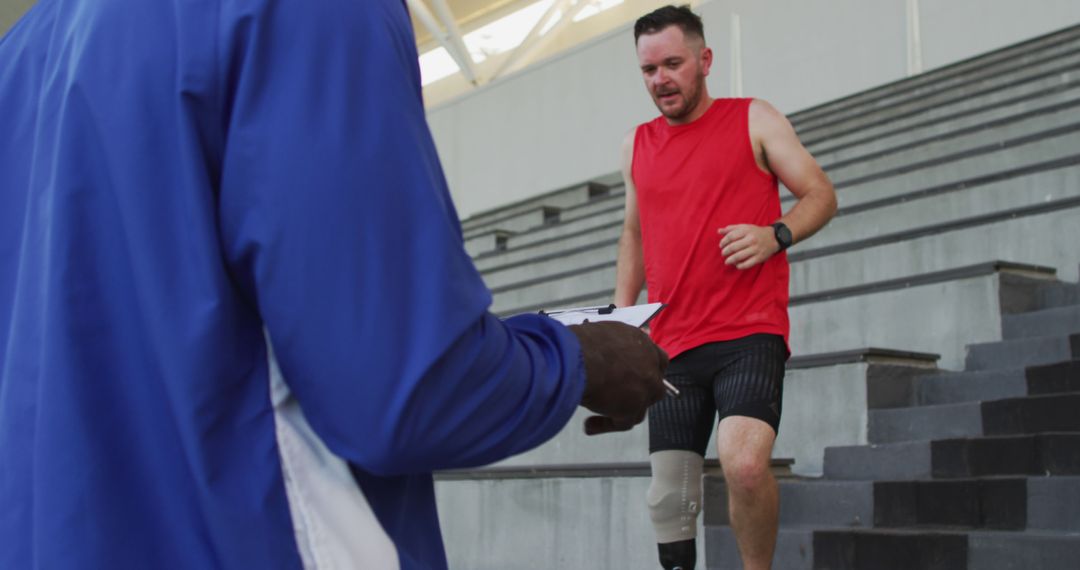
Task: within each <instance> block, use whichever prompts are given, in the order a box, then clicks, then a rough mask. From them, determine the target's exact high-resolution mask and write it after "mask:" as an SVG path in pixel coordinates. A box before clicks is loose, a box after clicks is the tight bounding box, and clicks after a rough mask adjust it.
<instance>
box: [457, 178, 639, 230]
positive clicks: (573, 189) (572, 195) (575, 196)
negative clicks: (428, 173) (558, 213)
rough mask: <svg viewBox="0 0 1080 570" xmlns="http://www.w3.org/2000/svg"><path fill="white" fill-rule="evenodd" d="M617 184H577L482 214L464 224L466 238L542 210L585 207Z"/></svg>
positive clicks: (614, 180) (608, 181) (613, 180)
mask: <svg viewBox="0 0 1080 570" xmlns="http://www.w3.org/2000/svg"><path fill="white" fill-rule="evenodd" d="M617 180H618V179H617V178H615V177H613V176H611V175H609V176H606V177H601V178H599V179H596V180H594V181H589V182H584V183H582V184H574V185H572V186H568V187H566V188H560V189H558V190H553V191H551V192H547V193H545V194H541V195H539V196H535V197H533V198H529V199H527V200H522V201H520V202H515V203H513V204H508V205H505V206H500V207H497V208H493V209H491V210H487V211H484V212H479V213H476V214H473V215H472V216H469V217H468V218H467V219H465V220H462V222H461V227H462V230H463V231H464V233H465V235H471V234H473V233H475V232H478V231H483V230H484V229H493V227H494V226H499V225H502V223H503V221H504V220H508V219H511V218H514V217H515V216H518V215H521V214H523V213H526V212H531V211H535V210H536V209H537V208H539V207H541V206H551V207H555V208H560V209H562V208H571V207H574V206H578V205H581V204H586V203H588V202H589V199H590V197H593V198H596V197H603V196H604V195H605V194H606V193H607V192H609V191H610V187H611V186H612V185H613V184H615V183H617Z"/></svg>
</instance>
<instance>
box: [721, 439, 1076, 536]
mask: <svg viewBox="0 0 1080 570" xmlns="http://www.w3.org/2000/svg"><path fill="white" fill-rule="evenodd" d="M1061 449H1062V448H1061V447H1059V448H1058V450H1061ZM705 482H706V483H705V485H706V486H705V496H704V503H705V515H706V516H705V525H706V526H728V525H729V524H730V520H729V517H728V500H727V487H726V484H725V482H724V480H723V479H722V478H721V477H715V476H706V478H705ZM778 485H779V491H780V526H783V527H790V526H796V527H798V526H805V527H814V528H818V527H823V526H826V527H845V528H908V527H920V528H921V527H931V526H933V527H947V528H954V529H960V528H967V529H997V530H1024V529H1026V528H1033V529H1038V530H1055V531H1080V514H1078V513H1077V512H1075V509H1074V507H1075V505H1076V504H1077V501H1080V476H1054V477H1048V476H1045V475H1042V474H1040V475H1038V476H1025V475H1020V476H1015V475H1013V476H994V477H976V478H964V479H959V478H958V479H922V480H901V481H837V480H829V479H804V478H784V479H780V480H779V481H778Z"/></svg>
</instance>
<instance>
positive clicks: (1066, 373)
mask: <svg viewBox="0 0 1080 570" xmlns="http://www.w3.org/2000/svg"><path fill="white" fill-rule="evenodd" d="M912 382H913V383H914V387H913V388H912V391H913V392H914V396H913V398H914V404H916V405H920V406H932V405H937V404H956V403H962V402H975V401H986V400H1001V399H1005V398H1019V397H1022V396H1038V395H1044V394H1058V393H1063V392H1080V360H1067V361H1064V362H1057V363H1053V364H1042V365H1038V366H1029V367H1027V368H1014V369H1008V370H977V371H973V372H941V373H931V374H924V375H922V376H919V377H916V378H914V379H912ZM871 407H875V408H877V407H880V408H885V407H893V408H895V407H898V406H895V405H893V406H871Z"/></svg>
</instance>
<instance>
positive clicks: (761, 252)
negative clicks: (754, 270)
mask: <svg viewBox="0 0 1080 570" xmlns="http://www.w3.org/2000/svg"><path fill="white" fill-rule="evenodd" d="M774 232H775V231H774V230H773V228H772V226H755V225H751V224H738V225H734V226H728V227H726V228H720V229H718V230H716V233H718V234H720V235H721V236H723V237H722V238H721V240H720V255H722V256H723V257H724V264H725V265H734V266H735V267H736V268H737V269H750V268H751V267H753V266H755V265H757V264H759V263H762V262H764V261H765V260H766V259H769V258H770V257H772V255H773V254H775V253H776V252H778V251H780V244H779V243H777V242H776V234H775V233H774Z"/></svg>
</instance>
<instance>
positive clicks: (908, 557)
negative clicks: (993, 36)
mask: <svg viewBox="0 0 1080 570" xmlns="http://www.w3.org/2000/svg"><path fill="white" fill-rule="evenodd" d="M764 95H765V96H767V94H764ZM791 119H792V122H793V124H794V125H795V127H796V129H797V130H798V132H799V134H800V137H801V139H802V140H803V142H804V143H805V144H806V145H807V147H808V148H809V149H810V151H811V152H812V153H813V154H814V156H815V157H816V158H817V159H818V160H819V162H820V163H821V164H822V165H823V166H824V167H825V169H826V171H827V172H828V173H829V175H830V177H831V178H832V180H833V182H834V183H835V185H836V188H837V195H838V199H839V202H840V211H839V213H838V215H837V217H836V218H835V219H834V220H833V222H832V223H831V224H830V225H829V226H828V227H827V228H825V229H824V230H823V231H822V232H821V233H820V234H818V235H817V236H815V237H814V238H813V239H811V240H809V241H807V242H805V243H803V244H799V245H797V246H795V247H794V248H793V249H792V251H791V252H790V254H789V258H790V260H791V264H792V280H791V296H792V297H791V318H792V335H791V342H792V349H793V354H794V356H793V358H792V360H791V361H790V362H789V370H788V376H787V379H786V381H785V393H784V397H785V401H784V418H783V421H782V424H781V428H780V438H779V439H778V441H777V446H776V452H775V456H776V457H778V458H793V459H794V464H791V463H790V462H789V461H777V462H776V463H775V465H774V470H775V471H776V472H777V473H778V474H780V475H781V476H782V477H783V485H782V488H783V493H784V495H783V498H782V502H783V505H784V506H783V507H782V509H784V512H783V514H782V517H783V518H784V525H783V531H782V533H781V540H780V548H779V550H778V562H777V564H776V565H775V567H776V568H784V569H787V568H860V569H861V568H875V569H876V568H901V567H902V568H912V569H913V568H960V567H963V568H993V569H997V568H1072V567H1080V562H1077V560H1080V559H1078V558H1069V557H1070V556H1072V557H1075V556H1076V552H1077V548H1078V546H1077V545H1078V544H1080V536H1077V535H1075V534H1074V533H1076V532H1080V528H1078V524H1077V523H1076V521H1075V519H1070V518H1069V516H1068V515H1067V514H1066V513H1065V512H1064V511H1062V508H1063V507H1062V505H1068V506H1069V507H1070V508H1071V510H1072V511H1076V512H1080V509H1077V508H1075V505H1080V500H1077V499H1080V497H1077V495H1076V493H1077V491H1076V490H1075V489H1076V488H1078V487H1076V484H1075V483H1074V482H1073V479H1071V478H1070V476H1071V475H1076V476H1080V473H1076V471H1075V468H1074V467H1068V466H1069V465H1073V466H1075V465H1076V461H1077V460H1076V457H1077V456H1080V451H1078V449H1077V448H1076V445H1077V444H1076V440H1075V439H1073V438H1074V434H1073V433H1072V432H1074V431H1080V430H1075V429H1074V427H1076V425H1078V424H1076V423H1074V422H1073V420H1071V419H1070V418H1072V416H1071V415H1070V414H1069V413H1068V412H1067V410H1068V409H1074V410H1075V409H1077V407H1076V404H1077V403H1080V401H1078V400H1080V395H1078V394H1074V393H1072V391H1073V390H1074V389H1075V388H1076V385H1077V384H1078V383H1080V380H1078V377H1077V370H1078V366H1077V364H1076V363H1075V362H1073V360H1075V359H1076V358H1080V357H1077V356H1076V355H1077V354H1080V353H1078V352H1077V349H1078V348H1080V345H1078V341H1077V340H1076V338H1077V337H1075V336H1072V335H1074V334H1078V333H1080V328H1077V326H1076V325H1077V315H1078V314H1080V313H1078V311H1080V308H1078V307H1077V305H1080V291H1078V290H1077V287H1076V286H1075V285H1069V284H1068V283H1067V282H1075V281H1077V280H1078V277H1080V271H1078V267H1080V247H1078V246H1077V243H1078V242H1080V239H1078V238H1080V27H1074V28H1069V29H1066V30H1063V31H1061V32H1059V33H1056V34H1051V35H1048V36H1045V37H1041V38H1037V39H1034V40H1031V41H1029V42H1025V43H1023V44H1019V45H1017V46H1013V47H1010V48H1006V49H1003V50H999V51H996V52H992V53H990V54H987V55H984V56H981V57H978V58H973V59H971V60H968V61H964V62H961V63H958V64H956V65H953V66H949V67H947V68H942V69H939V70H936V71H932V72H929V73H926V74H923V75H920V76H917V77H914V78H911V79H907V80H904V81H900V82H896V83H893V84H889V85H885V86H882V87H880V88H877V89H873V90H869V91H866V92H863V93H858V94H855V95H852V96H850V97H847V98H844V99H841V100H838V101H835V102H831V103H828V104H825V105H822V106H820V107H817V108H813V109H809V110H807V111H804V112H801V113H798V114H796V115H793V116H792V117H791ZM781 195H782V196H784V199H783V202H782V203H783V204H784V206H785V208H787V207H790V205H791V204H792V203H793V202H792V200H791V199H790V197H787V192H786V191H784V190H782V191H781ZM622 204H623V187H622V181H621V179H620V177H619V176H618V174H612V175H610V176H606V177H600V178H597V179H595V180H590V181H587V182H584V183H582V184H580V185H577V186H573V187H570V188H563V189H559V190H556V191H553V192H551V193H549V194H546V195H543V196H539V197H536V198H534V199H530V200H527V201H524V202H520V203H517V204H513V205H510V206H506V207H503V208H499V209H496V210H492V211H489V212H485V213H482V214H478V215H476V216H473V217H471V218H469V219H467V220H465V221H463V223H462V227H463V230H464V233H465V239H466V243H465V245H466V248H467V249H468V251H469V252H470V254H471V255H473V257H474V260H475V263H476V265H477V267H478V268H479V269H480V271H481V272H482V274H483V276H484V279H485V281H486V282H487V284H488V286H489V287H490V288H491V290H492V292H493V293H494V304H493V307H492V308H493V310H494V311H496V312H497V313H500V314H503V315H510V314H515V313H519V312H525V311H536V310H538V309H541V308H556V307H565V306H573V305H591V304H606V303H608V302H610V300H611V297H612V294H613V289H614V280H615V257H616V243H617V239H618V236H619V233H620V230H621V223H622ZM704 239H715V238H714V236H706V238H704ZM583 415H584V414H581V413H579V415H578V417H576V418H575V419H574V421H572V422H571V423H570V424H569V425H568V427H567V429H566V430H564V432H563V433H561V434H559V435H558V436H557V437H556V438H554V439H553V440H552V441H550V442H548V443H546V444H544V445H543V446H541V447H539V448H537V449H536V450H533V451H530V452H528V453H525V454H522V455H520V456H518V457H514V458H511V459H509V460H507V461H505V462H503V463H501V464H499V465H497V466H492V467H488V468H483V469H477V470H473V471H467V472H456V473H447V474H440V475H439V476H438V483H437V493H438V499H439V503H440V509H441V516H442V517H443V519H442V524H443V529H444V534H445V537H446V543H447V544H446V546H447V551H448V554H449V556H450V559H451V567H452V568H455V569H462V570H465V569H468V570H481V569H487V568H500V569H503V568H528V569H537V570H540V569H552V568H578V567H588V568H611V569H619V570H627V569H630V570H636V569H642V570H644V569H650V568H656V567H657V565H656V563H655V551H654V546H653V544H652V542H653V538H652V531H651V526H650V524H649V519H648V513H647V512H646V510H645V506H644V493H645V488H646V486H647V483H648V470H647V463H645V461H646V460H647V455H646V454H647V445H646V443H647V434H646V432H645V428H644V427H639V428H637V429H635V430H632V431H630V432H628V433H624V434H618V435H611V436H604V437H601V438H587V437H585V436H584V435H583V434H582V433H581V428H580V420H581V417H582V416H583ZM1076 417H1078V418H1080V414H1076ZM1039 422H1042V423H1039ZM867 444H873V445H870V446H868V445H867ZM1070 446H1071V447H1070ZM711 447H712V446H711V445H710V448H711ZM712 453H715V452H712ZM954 454H959V455H962V456H963V457H964V458H965V459H954V458H953V455H954ZM712 457H714V455H713V456H712ZM1021 457H1022V458H1023V460H1022V461H1021V459H1018V458H1021ZM971 458H974V459H971ZM992 459H997V460H998V462H997V463H995V464H994V465H988V464H987V462H991V460H992ZM1070 461H1071V462H1072V463H1070ZM957 462H960V463H964V462H968V463H965V464H964V465H959V464H956V463H957ZM1014 463H1015V464H1016V465H1018V466H1019V465H1022V466H1023V467H1015V468H1013V467H1010V466H1011V465H1013V464H1014ZM890 465H891V466H892V469H893V470H892V471H888V470H884V471H875V469H879V468H880V469H885V467H886V466H890ZM965 465H966V466H965ZM1044 467H1045V468H1046V469H1043V468H1044ZM1010 469H1012V470H1010ZM1017 469H1020V470H1021V471H1017ZM1070 469H1072V471H1070ZM1046 473H1051V476H1046ZM819 478H820V479H819ZM706 480H707V484H708V489H709V490H710V491H709V493H710V494H709V496H708V499H709V500H708V501H707V503H706V505H705V514H706V516H705V524H706V529H707V531H706V532H705V533H704V534H703V535H702V536H705V537H706V539H705V540H701V541H699V542H700V546H701V548H702V549H704V548H705V545H706V544H707V545H708V553H707V557H706V556H705V553H704V552H703V553H702V554H703V555H702V556H701V557H699V560H707V564H708V567H709V568H729V567H730V568H736V567H739V566H737V565H733V564H735V562H733V561H734V559H733V558H731V556H732V554H733V552H734V550H733V546H732V544H731V537H730V530H729V529H727V528H726V527H724V519H725V516H726V515H724V514H723V513H724V509H723V504H722V493H721V491H722V485H723V483H722V481H721V480H719V479H718V478H717V476H715V475H711V476H709V477H707V479H706ZM1058 493H1062V495H1061V498H1060V500H1055V499H1054V498H1053V497H1056V496H1057V495H1056V494H1058ZM946 499H947V500H946ZM1055 508H1057V509H1058V510H1054V509H1055ZM1072 516H1073V517H1076V516H1077V515H1072ZM1070 521H1071V522H1070ZM1039 557H1043V558H1039ZM1062 561H1068V564H1064V565H1062V564H1060V563H1061V562H1062ZM1051 562H1053V563H1051ZM789 564H790V565H789ZM890 564H891V565H890ZM1009 564H1013V565H1012V566H1010V565H1009ZM699 565H701V566H704V564H702V563H700V562H699Z"/></svg>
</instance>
